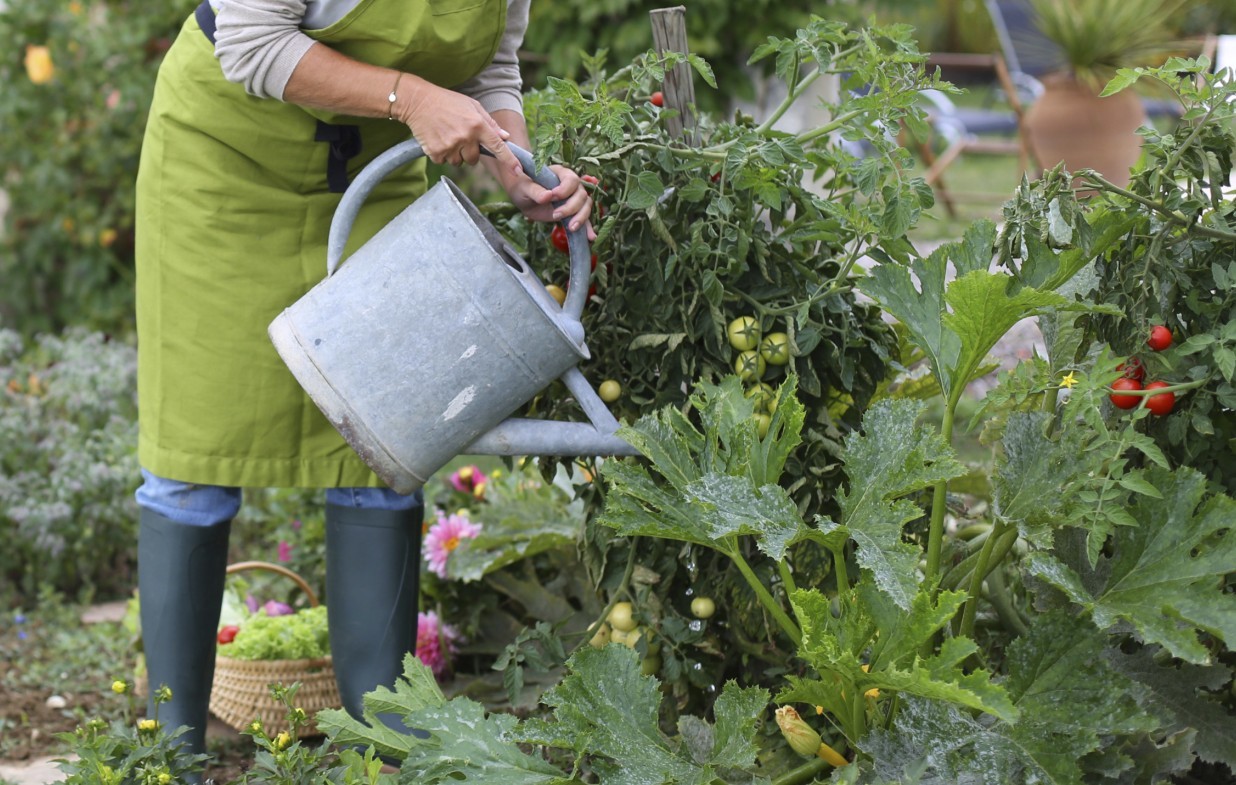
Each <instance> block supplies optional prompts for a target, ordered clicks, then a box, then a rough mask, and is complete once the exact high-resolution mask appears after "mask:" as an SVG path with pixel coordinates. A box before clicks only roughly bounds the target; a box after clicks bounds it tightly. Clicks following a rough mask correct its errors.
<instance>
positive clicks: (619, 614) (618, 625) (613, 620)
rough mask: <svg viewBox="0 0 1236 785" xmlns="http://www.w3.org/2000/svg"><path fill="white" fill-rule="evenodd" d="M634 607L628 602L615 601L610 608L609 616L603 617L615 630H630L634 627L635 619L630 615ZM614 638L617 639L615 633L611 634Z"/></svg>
mask: <svg viewBox="0 0 1236 785" xmlns="http://www.w3.org/2000/svg"><path fill="white" fill-rule="evenodd" d="M633 611H634V608H632V607H631V603H629V602H616V603H614V607H613V608H610V611H609V616H607V617H606V618H605V620H606V621H607V622H609V626H611V627H613V628H614V630H616V631H617V632H624V633H625V632H630V631H631V630H633V629H635V627H636V621H635V617H634V616H633V615H632V614H633ZM612 637H613V638H614V640H617V639H618V636H617V635H613V636H612Z"/></svg>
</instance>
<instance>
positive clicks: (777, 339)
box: [760, 333, 790, 365]
mask: <svg viewBox="0 0 1236 785" xmlns="http://www.w3.org/2000/svg"><path fill="white" fill-rule="evenodd" d="M760 356H761V357H763V358H764V362H766V363H768V364H769V365H785V364H786V363H788V362H789V361H790V336H788V335H786V334H785V333H769V334H768V335H765V336H764V340H763V341H761V342H760Z"/></svg>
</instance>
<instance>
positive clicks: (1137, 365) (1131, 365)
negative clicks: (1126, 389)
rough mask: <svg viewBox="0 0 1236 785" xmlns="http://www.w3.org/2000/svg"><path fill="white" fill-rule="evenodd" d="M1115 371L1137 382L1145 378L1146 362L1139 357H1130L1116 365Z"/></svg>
mask: <svg viewBox="0 0 1236 785" xmlns="http://www.w3.org/2000/svg"><path fill="white" fill-rule="evenodd" d="M1116 372H1117V373H1119V374H1120V375H1122V376H1124V377H1125V378H1128V379H1136V380H1138V381H1139V382H1141V381H1145V380H1146V364H1145V363H1143V362H1142V359H1141V358H1140V357H1130V358H1129V359H1127V360H1125V361H1124V362H1122V363H1120V364H1119V365H1117V366H1116Z"/></svg>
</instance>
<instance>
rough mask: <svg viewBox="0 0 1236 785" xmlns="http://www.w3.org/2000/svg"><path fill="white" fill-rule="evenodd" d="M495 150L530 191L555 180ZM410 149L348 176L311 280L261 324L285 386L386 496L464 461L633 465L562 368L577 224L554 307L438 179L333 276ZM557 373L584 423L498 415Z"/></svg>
mask: <svg viewBox="0 0 1236 785" xmlns="http://www.w3.org/2000/svg"><path fill="white" fill-rule="evenodd" d="M510 147H511V151H512V152H513V153H515V155H516V157H517V158H519V160H520V162H521V163H522V164H523V166H524V170H525V171H526V172H528V173H529V175H530V176H532V177H533V178H534V179H535V180H536V181H537V182H538V183H540V184H541V185H542V186H544V187H546V188H552V187H554V186H555V185H557V184H558V178H557V176H556V175H555V174H554V173H553V172H551V171H550V170H549V169H548V168H544V169H541V170H540V171H539V172H538V171H536V169H535V165H534V164H533V160H532V156H531V155H530V154H529V153H528V152H527V151H525V150H521V149H520V148H518V147H516V146H515V145H511V146H510ZM422 154H423V152H422V150H421V147H420V145H419V144H418V143H417V142H416V141H415V140H410V141H407V142H404V143H402V144H399V145H396V146H395V147H393V148H391V149H390V150H388V151H387V152H385V153H383V154H382V155H380V156H378V157H377V158H375V159H374V160H373V162H372V163H370V164H369V165H368V166H367V167H365V169H364V170H363V171H362V172H361V173H360V174H359V175H358V176H357V177H356V179H355V180H354V181H353V182H352V185H351V186H350V187H349V188H348V190H347V192H346V193H345V194H344V196H343V199H342V200H341V201H340V203H339V207H338V209H337V210H336V211H335V216H334V220H333V221H332V223H331V228H330V238H329V241H328V246H327V277H326V278H325V279H324V280H323V281H321V282H320V283H319V284H318V285H317V286H315V287H314V288H313V289H312V290H310V291H309V292H308V293H307V294H305V296H304V297H302V298H301V299H299V300H297V301H296V302H295V303H293V304H292V305H291V306H290V307H289V308H287V309H286V310H284V311H283V313H281V314H280V315H279V316H278V317H277V318H276V319H275V320H274V321H273V322H272V323H271V325H270V329H269V333H270V338H271V340H272V341H273V342H274V344H275V348H276V349H277V350H278V352H279V355H280V356H281V357H282V358H283V361H284V362H285V363H286V364H287V366H288V368H289V369H290V370H291V371H292V374H293V375H294V376H295V377H296V380H297V381H298V382H299V383H300V385H301V386H302V387H303V388H304V389H305V391H306V392H307V393H308V394H309V397H310V398H311V399H312V400H313V402H314V403H315V404H317V406H318V408H320V409H321V410H322V412H323V413H324V414H325V415H326V417H327V419H328V420H329V421H330V422H331V424H332V425H334V427H335V428H337V429H338V430H339V432H340V433H341V434H342V435H343V437H344V438H345V439H346V440H347V442H348V444H350V445H351V446H352V448H353V449H354V450H356V452H357V454H358V455H360V457H361V458H362V459H363V460H364V461H365V463H367V464H368V465H369V467H370V468H371V469H373V470H374V472H376V473H377V475H378V476H379V477H380V478H382V480H383V482H385V483H387V484H388V485H389V486H390V487H391V488H393V489H395V490H396V491H399V492H400V493H411V492H412V491H414V490H416V489H417V488H419V487H421V486H422V485H424V484H425V482H426V481H427V480H428V478H429V477H430V476H431V475H432V474H433V473H434V472H435V471H437V470H438V469H440V468H441V467H442V466H444V465H445V464H446V463H447V462H448V461H450V460H451V459H452V458H454V457H455V456H456V455H460V454H465V453H466V454H485V455H635V454H637V451H636V450H635V448H633V447H632V446H631V445H630V444H628V443H627V442H625V441H623V440H622V439H620V438H618V437H617V436H616V435H614V432H615V431H616V430H617V428H618V422H617V420H615V419H614V417H613V415H612V414H610V412H609V409H608V408H606V406H605V404H604V403H602V402H601V399H600V398H599V397H597V394H596V392H595V391H594V390H593V389H592V387H591V385H589V384H588V381H587V380H586V379H585V378H584V376H583V374H582V373H581V372H580V371H579V369H578V368H576V365H577V364H578V363H579V361H580V360H584V359H587V358H588V356H589V354H588V348H587V346H586V345H585V344H584V330H583V326H582V325H581V324H580V321H579V317H580V314H581V313H582V312H583V305H584V300H585V299H586V296H587V291H588V276H589V270H590V260H589V251H588V248H587V241H586V239H585V237H584V229H583V228H582V227H581V228H580V229H578V230H576V231H574V232H568V239H569V243H570V255H571V281H570V284H569V286H568V292H567V299H566V302H565V304H564V305H563V306H561V307H560V306H559V305H558V303H557V301H555V300H554V299H553V297H552V296H551V295H550V294H549V293H548V292H547V291H546V290H545V286H544V284H542V283H541V281H540V279H538V278H537V276H536V274H535V273H534V272H533V271H532V270H531V268H529V267H528V264H527V263H526V262H525V261H524V260H523V259H522V258H521V257H520V256H519V254H518V253H516V252H515V250H514V249H513V248H512V247H511V246H510V244H509V243H507V242H506V241H505V240H504V239H503V238H502V236H501V235H500V234H499V233H498V231H497V230H496V229H495V228H494V227H493V225H492V224H490V223H489V221H488V220H486V219H485V217H484V216H482V215H481V214H480V212H479V211H478V210H477V209H476V207H475V206H474V205H473V204H472V203H471V202H470V201H468V198H467V197H466V196H464V194H463V193H462V192H460V190H459V188H458V187H456V186H455V184H454V183H452V182H451V181H450V180H448V179H446V178H442V179H441V180H440V181H439V182H438V183H437V185H435V186H434V187H433V188H431V189H429V191H428V192H427V193H426V194H425V195H424V196H422V197H420V198H419V199H417V200H416V201H415V202H413V203H412V204H411V205H410V206H408V207H407V208H406V209H405V210H404V211H403V212H401V213H400V214H399V215H398V216H396V217H395V219H394V220H392V221H391V222H390V223H389V224H387V225H386V226H385V227H383V228H382V229H381V230H379V231H378V233H377V234H375V235H374V236H373V237H372V238H371V239H370V240H369V241H368V242H367V243H365V244H364V245H363V246H362V247H361V248H360V249H359V250H357V251H356V252H355V253H354V254H352V256H351V257H349V258H348V263H347V264H346V265H343V266H342V267H340V266H339V264H340V262H341V261H342V258H343V248H344V245H345V244H346V242H347V239H348V234H349V233H350V232H351V229H352V224H353V222H354V221H355V219H356V215H357V214H358V212H359V211H360V208H361V205H362V204H363V202H364V199H365V197H366V196H367V195H368V194H369V192H370V191H371V190H372V189H373V187H374V186H375V185H376V184H377V183H378V182H379V181H380V180H382V178H384V177H385V176H386V175H388V174H389V173H390V172H392V171H393V170H394V169H396V168H397V167H399V166H402V165H403V164H405V163H408V162H409V161H412V160H414V159H416V158H418V157H420V156H421V155H422ZM460 260H466V261H465V262H462V263H461V261H460ZM559 378H560V379H562V381H563V383H564V384H565V385H566V387H567V389H568V390H569V391H570V392H571V394H572V395H573V396H574V397H575V400H576V401H577V402H578V403H579V404H580V406H581V408H582V409H583V410H584V413H585V414H586V415H587V416H588V418H589V420H590V421H591V422H590V423H582V422H559V421H552V420H526V419H518V418H512V419H508V417H509V415H511V414H512V413H513V412H515V411H516V410H517V409H518V408H519V407H520V406H522V405H523V404H524V403H526V402H527V401H529V400H530V399H531V398H532V397H533V396H535V395H536V394H537V393H539V392H540V391H541V390H543V389H545V388H546V387H548V386H549V384H550V383H551V382H553V381H554V380H555V379H559Z"/></svg>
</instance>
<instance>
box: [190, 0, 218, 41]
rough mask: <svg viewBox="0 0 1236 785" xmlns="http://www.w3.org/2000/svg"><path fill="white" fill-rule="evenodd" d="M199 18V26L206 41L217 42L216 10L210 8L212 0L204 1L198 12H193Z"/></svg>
mask: <svg viewBox="0 0 1236 785" xmlns="http://www.w3.org/2000/svg"><path fill="white" fill-rule="evenodd" d="M193 16H195V17H196V18H197V26H198V27H200V28H202V32H203V33H204V34H205V35H206V40H208V41H210V42H211V43H212V44H213V43H214V42H215V9H213V8H211V7H210V0H202V2H201V3H200V4H199V5H198V7H197V10H196V11H194V12H193Z"/></svg>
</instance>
